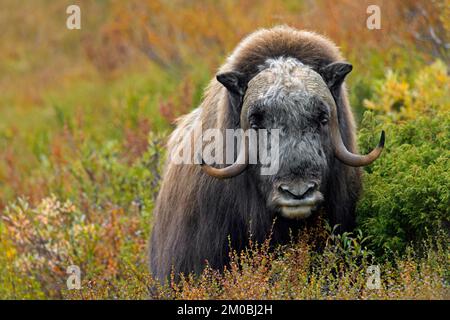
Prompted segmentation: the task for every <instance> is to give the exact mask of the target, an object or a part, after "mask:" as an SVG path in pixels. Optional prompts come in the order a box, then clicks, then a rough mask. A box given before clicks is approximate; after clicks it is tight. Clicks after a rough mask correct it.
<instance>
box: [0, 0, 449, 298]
mask: <svg viewBox="0 0 450 320" xmlns="http://www.w3.org/2000/svg"><path fill="white" fill-rule="evenodd" d="M369 4H379V5H380V6H381V7H382V12H383V15H385V19H383V20H382V21H383V29H382V30H380V31H369V30H367V28H366V27H365V24H364V23H355V21H361V22H364V21H365V18H366V8H367V6H368V5H369ZM67 5H68V4H66V3H64V1H62V2H54V1H48V0H38V1H33V2H28V3H27V5H23V4H22V3H20V2H17V1H13V0H7V1H4V3H2V10H1V12H0V29H1V30H2V31H3V33H2V37H3V41H2V42H1V43H0V75H1V77H0V92H1V95H0V298H6V299H30V298H39V299H45V298H79V299H100V298H125V299H136V298H147V297H148V288H149V287H150V286H153V285H154V283H153V281H152V279H151V278H150V276H149V275H148V270H147V257H146V246H147V239H148V237H149V233H150V230H151V226H152V209H153V205H154V200H155V197H156V194H157V191H158V187H159V183H160V175H161V167H162V163H163V161H164V157H165V156H166V155H165V153H164V149H165V148H164V143H165V141H166V138H167V136H168V134H169V133H170V132H171V130H172V129H173V120H174V119H175V118H176V117H177V116H179V115H181V114H184V113H187V112H189V111H190V110H191V109H192V108H193V107H195V106H197V105H198V103H199V102H200V101H201V97H202V92H203V90H204V88H205V86H206V85H207V83H208V81H209V79H211V78H212V76H213V75H214V73H215V72H216V70H217V68H218V66H219V65H220V64H221V63H222V62H223V59H224V58H225V57H226V54H228V53H229V51H230V50H232V49H233V48H234V46H235V45H236V44H237V43H238V41H239V40H241V39H242V37H243V36H245V35H246V34H248V33H249V32H252V31H254V30H255V29H256V28H257V27H263V26H264V27H268V26H272V25H276V24H282V23H287V24H290V25H292V26H295V27H298V28H302V29H314V30H316V31H317V32H320V33H323V34H326V35H328V36H329V37H330V38H331V39H332V40H334V41H335V42H336V43H338V44H339V45H340V46H341V48H342V51H343V53H344V55H345V56H346V57H347V58H348V60H349V61H351V63H352V64H353V65H354V71H353V73H352V74H351V75H350V76H349V79H348V82H347V87H348V90H349V94H350V99H351V103H352V106H353V108H354V111H355V115H356V117H357V121H358V124H359V131H358V139H359V140H358V141H359V146H360V150H361V152H366V151H368V150H370V149H371V148H372V147H373V146H374V145H375V144H376V143H377V141H376V139H377V138H378V136H377V135H378V134H379V132H380V131H381V130H385V131H386V136H387V140H386V148H385V150H384V152H383V155H382V156H381V158H380V159H379V160H377V161H376V162H375V163H374V164H372V165H371V166H369V167H367V168H365V173H364V194H363V196H362V198H361V200H360V202H359V205H358V210H357V217H358V228H359V230H358V231H356V233H355V234H344V235H341V236H338V235H335V234H334V233H333V231H332V230H330V229H329V228H328V229H327V227H326V226H325V223H324V221H321V220H320V219H319V220H320V221H318V223H317V226H316V227H314V228H312V229H311V230H306V231H305V238H304V239H299V241H298V243H297V242H295V243H293V244H292V245H291V246H288V247H284V248H279V250H278V249H277V250H276V252H271V251H269V250H268V249H267V247H265V246H264V244H252V246H251V249H250V250H249V251H248V252H245V253H243V254H242V255H239V254H237V253H236V255H235V256H234V257H233V261H234V262H235V264H234V265H233V266H234V267H233V268H231V269H230V270H229V271H228V272H226V273H225V274H223V275H220V274H217V273H216V272H215V271H214V270H208V269H207V270H206V271H205V273H204V274H203V275H202V276H201V277H200V279H194V278H191V277H189V276H186V279H184V281H183V282H182V283H180V284H173V283H172V284H169V285H168V286H167V287H164V288H159V295H160V297H162V298H188V299H190V298H201V299H203V298H236V299H237V298H260V299H263V298H276V299H299V298H302V299H308V298H318V299H321V298H324V299H336V298H339V299H352V298H358V299H373V298H383V299H390V298H425V299H430V298H433V299H442V298H449V296H450V295H449V287H448V283H449V271H448V270H449V269H450V268H449V252H448V232H449V219H450V213H449V207H450V206H449V204H450V203H449V198H450V188H449V187H450V186H449V184H450V182H449V181H450V179H449V178H450V176H449V171H450V164H449V158H450V151H449V150H450V148H449V147H450V138H449V134H450V130H449V125H450V90H449V83H450V81H449V80H450V79H449V69H448V63H449V54H448V49H445V48H444V47H443V46H438V45H436V43H435V42H433V39H431V38H430V37H429V35H428V33H427V30H429V27H430V26H431V27H433V30H434V31H435V34H436V36H437V37H439V39H441V40H442V42H443V43H447V42H449V39H448V35H449V31H450V29H449V25H448V21H450V18H449V14H450V10H449V8H450V5H449V4H448V1H446V0H441V1H429V2H423V1H419V0H410V1H400V0H392V1H381V0H380V1H375V2H374V1H358V2H354V1H346V0H341V1H333V2H329V1H316V2H314V5H312V4H311V2H309V1H275V0H273V1H272V0H269V1H261V2H254V1H225V0H224V1H215V2H209V1H200V2H198V1H196V2H189V1H181V0H180V1H178V0H177V1H174V2H166V1H157V0H151V1H134V0H133V1H127V2H124V1H113V0H111V1H102V2H94V1H80V5H81V8H82V12H83V22H82V23H83V24H82V30H81V31H68V30H67V29H65V28H64V26H63V27H61V25H62V24H61V23H62V21H63V19H62V17H65V8H66V6H67ZM311 6H312V7H311ZM419 8H421V9H420V10H419ZM422 9H423V10H425V12H427V17H426V19H425V18H424V17H422V16H421V12H423V11H421V10H422ZM61 13H62V14H61ZM324 17H327V18H326V19H325V18H324ZM19 26H20V27H19ZM236 26H239V28H236ZM317 243H325V248H322V249H321V250H319V247H320V246H319V245H318V244H317ZM372 263H378V264H380V265H381V269H382V270H383V279H384V280H383V281H384V282H383V288H382V289H381V290H378V291H369V290H367V289H366V287H365V279H366V274H365V270H366V268H367V267H368V266H369V265H370V264H372ZM71 264H76V265H78V266H80V268H81V270H82V276H83V290H80V291H76V292H74V291H67V290H66V289H65V288H66V287H65V281H66V279H67V274H66V268H67V266H68V265H71Z"/></svg>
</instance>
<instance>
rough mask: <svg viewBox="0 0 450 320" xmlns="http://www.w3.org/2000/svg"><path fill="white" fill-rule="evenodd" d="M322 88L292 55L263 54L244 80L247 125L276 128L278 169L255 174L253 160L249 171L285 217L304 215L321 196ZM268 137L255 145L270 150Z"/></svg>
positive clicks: (327, 153) (325, 133)
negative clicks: (257, 67) (261, 61)
mask: <svg viewBox="0 0 450 320" xmlns="http://www.w3.org/2000/svg"><path fill="white" fill-rule="evenodd" d="M312 82H316V85H315V90H314V91H312V90H311V83H312ZM328 91H329V89H328V87H327V86H326V84H325V83H324V81H323V80H322V78H321V77H320V76H319V75H318V74H317V73H315V72H314V71H313V70H311V69H309V68H308V67H306V66H304V65H303V64H302V63H301V62H299V61H298V60H296V59H294V58H278V59H269V60H268V61H267V62H266V64H265V65H264V66H262V67H261V72H260V73H259V74H258V75H256V76H255V77H254V78H253V79H252V80H251V81H250V82H249V83H248V88H247V91H246V94H245V97H244V102H243V104H244V108H247V107H248V112H247V120H248V122H249V125H250V127H251V128H253V129H266V130H267V132H268V133H269V135H270V132H271V131H272V130H273V129H278V130H279V140H278V141H279V146H278V148H277V151H278V153H279V155H278V157H275V158H274V160H275V161H277V160H278V161H279V163H278V165H277V167H278V168H279V169H278V172H276V173H275V174H274V175H261V174H258V171H259V170H260V167H259V166H258V165H256V166H255V167H254V168H253V171H256V172H255V173H256V174H255V178H256V179H257V180H258V186H259V188H260V191H261V193H262V194H263V196H264V197H265V199H266V201H267V206H268V207H269V208H270V209H272V210H273V211H275V212H277V213H279V214H281V215H282V216H284V217H286V218H294V219H304V218H307V217H309V216H310V215H311V214H312V213H313V212H314V210H315V209H317V208H319V207H320V204H321V203H322V201H323V199H324V196H323V194H324V190H325V188H326V178H327V175H328V168H329V160H330V159H331V158H332V157H333V149H332V146H331V140H330V138H329V128H328V120H329V118H330V106H329V105H328V104H329V101H327V100H329V99H331V95H330V94H329V93H328V94H327V92H328ZM247 105H248V106H247ZM270 141H271V139H265V140H260V141H258V143H259V145H258V147H259V148H266V149H267V150H268V151H267V153H268V154H272V150H270V149H271V146H270Z"/></svg>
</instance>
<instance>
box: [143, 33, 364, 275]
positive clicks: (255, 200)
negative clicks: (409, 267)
mask: <svg viewBox="0 0 450 320" xmlns="http://www.w3.org/2000/svg"><path fill="white" fill-rule="evenodd" d="M280 56H285V57H289V56H290V57H295V58H297V59H298V60H300V61H301V62H302V63H304V64H306V65H309V66H311V67H312V68H313V69H314V70H316V71H318V70H320V68H322V67H324V66H326V65H328V64H329V63H331V62H335V61H342V60H343V58H342V56H341V54H340V52H339V50H338V48H337V47H336V46H335V45H334V44H333V42H331V41H330V40H328V39H326V38H324V37H323V36H320V35H318V34H315V33H312V32H308V31H298V30H296V29H293V28H290V27H287V26H280V27H275V28H272V29H262V30H259V31H256V32H255V33H253V34H251V35H249V36H248V37H247V38H245V39H244V40H243V41H242V42H241V43H240V44H239V45H238V46H237V48H236V49H235V50H234V52H233V53H232V54H231V55H230V56H229V57H228V59H227V60H226V62H225V64H224V65H223V66H222V67H221V68H220V72H225V71H239V72H241V73H243V74H245V75H247V76H248V77H249V78H251V77H253V76H254V75H255V74H256V73H257V72H258V66H259V65H262V64H263V63H264V62H265V61H266V59H268V58H276V57H280ZM335 99H336V102H337V106H338V118H339V125H340V130H341V135H342V139H343V141H344V144H345V145H346V147H347V149H348V150H349V151H351V152H355V153H356V151H357V150H356V147H355V125H354V120H353V115H352V112H351V108H350V105H349V102H348V98H347V93H346V89H345V85H343V86H342V88H341V90H340V92H339V94H338V96H337V97H335ZM237 116H238V115H237ZM200 123H202V126H203V129H208V128H221V129H225V128H234V127H235V126H236V123H238V119H236V113H233V112H230V106H229V101H228V95H227V91H226V89H225V88H224V87H223V86H222V85H221V84H220V83H219V82H218V81H217V80H216V79H213V80H212V81H211V82H210V84H209V86H208V88H207V90H206V91H205V94H204V99H203V102H202V104H201V105H200V107H199V108H197V109H196V110H194V111H193V112H191V113H190V114H188V115H186V116H184V117H182V118H181V119H180V120H179V122H178V126H177V129H176V130H175V131H174V132H173V134H172V135H171V137H170V139H169V142H168V152H169V154H170V153H171V152H173V151H174V150H175V149H176V148H177V147H178V146H179V145H180V143H184V142H183V140H182V137H183V136H186V135H188V132H193V131H194V129H195V128H196V127H197V126H199V125H200ZM192 157H194V155H192ZM327 186H328V187H327V191H326V193H325V210H326V213H327V215H328V218H329V220H330V223H331V224H332V225H333V224H340V230H341V231H344V230H351V229H352V228H353V227H354V220H355V218H354V211H355V205H356V201H357V199H358V196H359V193H360V189H361V182H360V169H358V168H353V167H349V166H346V165H343V164H342V163H341V162H339V161H338V160H337V159H336V160H334V163H331V168H330V177H329V180H328V185H327ZM273 219H274V215H273V213H271V212H269V211H268V209H267V208H266V205H265V199H263V198H262V197H261V195H260V193H259V191H258V188H257V186H256V185H255V182H254V179H252V173H251V170H247V171H245V172H244V173H243V174H241V175H239V176H237V177H235V178H232V179H227V180H219V179H216V178H213V177H210V176H208V175H206V174H205V173H204V172H203V171H202V170H201V168H200V166H199V165H174V164H171V163H167V164H166V168H165V172H164V176H163V181H162V186H161V190H160V192H159V195H158V199H157V201H156V206H155V209H154V220H153V223H154V225H153V231H152V234H151V239H150V251H149V258H150V268H151V272H152V274H153V275H154V277H155V278H157V279H159V280H160V281H164V280H166V279H167V278H168V276H169V275H170V273H171V272H172V271H173V272H174V273H175V274H178V273H180V272H184V273H189V272H191V271H193V272H195V273H200V272H201V271H202V269H203V267H204V266H205V262H206V261H208V263H209V264H210V265H211V266H212V267H213V268H217V269H222V268H223V266H224V265H226V263H227V262H228V254H229V245H230V244H231V247H232V248H233V249H236V250H240V249H243V248H244V247H245V245H246V244H247V243H248V236H249V234H250V233H251V234H252V236H253V237H254V239H255V240H257V241H263V240H264V239H265V238H266V237H267V236H268V234H269V232H270V230H271V229H272V228H273V231H272V232H273V234H272V240H273V241H274V242H275V243H282V242H285V241H288V240H289V229H291V230H296V229H298V227H299V226H300V225H301V222H298V221H294V220H288V219H283V218H279V217H278V218H277V220H276V222H275V224H274V225H272V224H273Z"/></svg>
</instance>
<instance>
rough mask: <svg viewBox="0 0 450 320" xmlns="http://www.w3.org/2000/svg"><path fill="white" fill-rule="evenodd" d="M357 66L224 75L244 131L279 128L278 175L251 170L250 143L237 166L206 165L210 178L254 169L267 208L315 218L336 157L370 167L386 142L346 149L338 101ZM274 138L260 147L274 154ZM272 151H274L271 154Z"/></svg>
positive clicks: (294, 66)
mask: <svg viewBox="0 0 450 320" xmlns="http://www.w3.org/2000/svg"><path fill="white" fill-rule="evenodd" d="M351 69H352V67H351V65H350V64H348V63H339V62H338V63H333V64H330V65H328V66H326V67H324V68H323V69H321V70H319V72H316V71H314V70H313V69H312V68H310V67H308V66H306V65H304V64H302V63H301V62H300V61H299V60H297V59H295V58H286V57H280V58H276V59H268V60H267V61H266V63H265V64H264V65H263V66H261V67H260V69H259V70H260V71H259V73H257V74H256V75H255V76H254V77H253V78H252V79H249V80H248V79H246V76H245V75H243V74H241V73H238V72H226V73H222V74H219V75H218V76H217V79H218V81H219V82H221V83H222V84H223V85H224V86H225V87H226V88H227V89H228V92H229V101H230V104H231V106H232V109H233V110H236V111H237V112H240V126H241V128H242V129H244V130H247V129H249V128H251V129H266V130H267V132H268V133H269V135H270V132H271V130H273V129H278V130H279V131H278V132H279V144H278V146H277V150H278V153H279V155H278V157H277V158H276V159H277V160H274V161H279V163H278V164H277V168H278V171H277V172H276V173H275V174H273V175H261V174H260V170H261V165H259V164H255V165H249V163H248V149H249V141H248V140H246V141H245V143H242V144H241V148H240V150H239V154H238V156H237V160H236V163H234V164H233V165H231V166H229V167H226V168H222V169H218V168H214V167H211V166H208V165H205V164H203V166H202V167H203V169H204V171H205V172H206V173H208V174H209V175H211V176H214V177H217V178H232V177H235V176H237V175H239V174H241V173H242V172H243V171H244V170H245V169H248V174H252V176H253V177H254V179H256V181H257V184H258V187H259V190H260V192H261V194H262V195H263V197H264V198H265V199H266V201H267V206H268V207H269V208H270V209H272V210H273V211H275V212H278V213H279V214H281V215H282V216H284V217H286V218H296V219H304V218H307V217H309V216H310V215H311V214H312V213H313V212H314V210H315V209H317V208H318V207H319V206H320V204H321V202H322V201H323V200H324V194H325V190H326V186H327V180H328V176H329V172H330V166H331V165H332V163H333V161H334V158H337V159H339V160H340V161H341V162H343V163H344V164H346V165H349V166H354V167H356V166H364V165H368V164H370V163H371V162H373V161H374V160H375V159H377V158H378V157H379V155H380V153H381V151H382V148H383V146H384V132H382V135H381V139H380V143H379V145H378V146H377V148H375V149H374V150H373V151H372V152H371V153H369V154H368V155H364V156H361V155H356V154H353V153H350V152H349V151H348V150H347V148H346V147H345V145H344V143H343V141H342V138H341V134H340V130H339V122H338V117H337V114H338V113H337V105H336V97H337V96H338V95H339V90H340V88H341V84H342V83H343V81H344V78H345V76H346V75H347V74H348V73H349V72H350V71H351ZM272 147H273V146H271V145H270V139H267V140H262V141H261V140H260V141H258V148H266V149H268V150H269V149H271V148H272ZM268 152H270V151H268Z"/></svg>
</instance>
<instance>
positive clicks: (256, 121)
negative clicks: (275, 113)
mask: <svg viewBox="0 0 450 320" xmlns="http://www.w3.org/2000/svg"><path fill="white" fill-rule="evenodd" d="M248 121H249V122H250V128H252V129H254V130H257V129H263V121H264V112H261V111H260V112H252V113H251V114H250V115H249V117H248Z"/></svg>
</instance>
